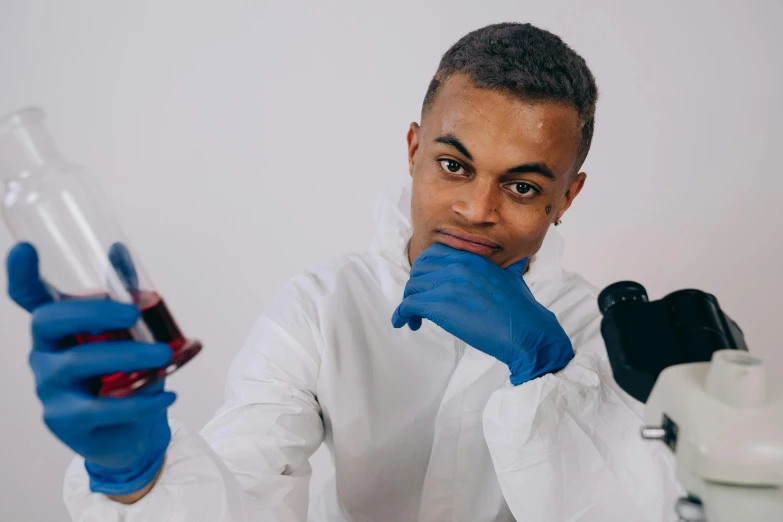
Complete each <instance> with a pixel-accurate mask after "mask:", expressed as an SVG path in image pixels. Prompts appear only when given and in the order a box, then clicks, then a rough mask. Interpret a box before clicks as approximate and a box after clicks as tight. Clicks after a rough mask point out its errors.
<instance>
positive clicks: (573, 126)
mask: <svg viewBox="0 0 783 522" xmlns="http://www.w3.org/2000/svg"><path fill="white" fill-rule="evenodd" d="M422 129H423V130H424V132H425V135H426V137H424V139H425V140H429V141H432V140H434V139H435V138H437V137H438V136H442V135H444V134H453V135H454V136H456V137H457V138H459V139H460V140H461V141H462V142H463V143H464V144H465V145H466V146H467V147H468V149H469V150H470V152H471V153H472V154H473V155H474V157H477V158H476V159H477V160H478V159H479V157H481V156H482V155H486V156H491V157H495V158H497V157H498V155H501V156H506V155H509V156H514V157H516V158H520V157H523V158H522V159H524V160H525V161H544V162H546V163H547V164H548V165H549V167H550V168H551V169H552V170H553V171H560V170H566V171H569V172H570V169H571V167H572V166H573V164H574V162H575V161H576V156H577V153H578V149H579V142H580V138H581V131H580V124H579V117H578V115H577V112H576V109H574V108H573V107H570V106H567V105H563V104H558V103H553V102H529V101H524V100H521V99H519V98H517V97H515V96H513V95H511V94H506V93H502V92H497V91H492V90H488V89H479V88H476V87H474V86H473V84H472V82H471V80H470V79H469V78H468V77H466V76H462V75H460V76H455V77H453V78H450V79H449V80H447V81H446V82H445V83H444V84H443V85H442V86H441V87H440V89H439V91H438V94H437V96H436V98H435V102H434V104H433V105H432V107H431V108H430V110H429V111H428V112H427V114H426V115H425V117H424V120H423V121H422Z"/></svg>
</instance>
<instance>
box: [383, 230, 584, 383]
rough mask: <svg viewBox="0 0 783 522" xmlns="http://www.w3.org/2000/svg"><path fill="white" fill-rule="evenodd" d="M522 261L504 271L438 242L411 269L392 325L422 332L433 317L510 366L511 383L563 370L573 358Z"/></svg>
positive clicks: (462, 337) (467, 341) (562, 333)
mask: <svg viewBox="0 0 783 522" xmlns="http://www.w3.org/2000/svg"><path fill="white" fill-rule="evenodd" d="M526 265H527V259H523V260H522V261H519V262H518V263H515V264H514V265H511V266H510V267H508V268H506V269H503V268H500V267H499V266H497V265H496V264H494V263H492V262H491V261H489V260H488V259H486V258H484V257H482V256H479V255H477V254H473V253H471V252H464V251H462V250H456V249H454V248H451V247H448V246H446V245H442V244H440V243H435V244H433V245H432V246H430V247H429V248H428V249H427V250H425V251H424V252H423V253H422V254H421V255H420V256H419V257H418V258H417V259H416V261H415V262H414V263H413V266H412V267H411V278H410V280H409V281H408V284H407V285H406V286H405V294H404V296H403V300H402V303H401V304H400V305H399V306H398V307H397V309H396V310H395V311H394V315H393V316H392V324H393V325H394V327H395V328H401V327H403V326H405V325H406V324H408V325H409V326H410V328H411V330H418V329H419V327H420V326H421V320H422V318H424V319H429V320H430V321H432V322H433V323H435V324H437V325H438V326H440V327H441V328H443V329H444V330H446V331H447V332H449V333H450V334H452V335H454V336H455V337H458V338H459V339H461V340H463V341H465V342H466V343H467V344H469V345H470V346H472V347H474V348H476V349H477V350H481V351H482V352H484V353H486V354H488V355H491V356H493V357H495V358H496V359H498V360H500V361H501V362H503V363H505V364H507V365H508V367H509V370H511V382H512V383H513V384H514V385H518V384H521V383H523V382H526V381H529V380H531V379H535V378H536V377H539V376H541V375H544V374H546V373H550V372H555V371H558V370H561V369H562V368H564V367H565V365H566V364H568V362H569V361H570V360H571V359H572V358H573V357H574V350H573V348H572V347H571V341H570V339H569V338H568V335H566V333H565V331H564V330H563V328H562V327H561V326H560V323H558V322H557V318H556V317H555V314H553V313H552V312H550V311H549V310H547V309H546V308H544V307H543V306H542V305H541V304H539V303H538V301H536V299H535V298H534V297H533V294H532V293H531V292H530V289H529V288H528V287H527V284H525V281H524V280H523V279H522V272H524V270H525V266H526Z"/></svg>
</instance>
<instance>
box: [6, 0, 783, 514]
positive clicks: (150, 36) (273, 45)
mask: <svg viewBox="0 0 783 522" xmlns="http://www.w3.org/2000/svg"><path fill="white" fill-rule="evenodd" d="M501 21H523V22H531V23H534V24H536V25H538V26H540V27H542V28H545V29H548V30H551V31H553V32H554V33H556V34H558V35H560V36H561V37H563V38H564V40H565V41H566V42H567V43H568V44H570V45H571V46H572V47H573V48H574V49H576V50H577V51H578V52H579V53H580V54H582V56H584V57H585V59H586V60H587V62H588V64H589V66H590V67H591V68H592V70H593V72H594V74H595V76H596V78H597V81H598V85H599V88H600V91H601V98H600V101H599V105H598V116H597V125H596V134H595V140H594V144H593V148H592V151H591V153H590V156H589V158H588V160H587V163H586V165H585V170H586V171H587V172H588V180H587V184H586V186H585V189H584V190H583V192H582V194H581V195H580V196H579V197H578V198H577V200H576V202H575V203H574V206H573V207H572V209H571V210H570V211H569V212H568V213H567V214H566V215H565V217H564V220H563V221H564V223H563V225H562V226H561V230H562V232H563V234H564V235H565V237H566V248H567V250H566V258H565V264H566V267H567V268H569V269H571V270H574V271H578V272H580V273H582V274H583V275H584V276H586V277H587V278H588V279H589V280H591V281H592V282H593V283H594V284H596V285H598V286H605V285H607V284H609V283H612V282H614V281H617V280H620V279H625V278H632V279H635V280H638V281H640V282H642V283H643V284H644V285H646V286H647V288H648V290H649V293H650V296H651V297H652V298H659V297H662V296H663V295H665V294H666V293H668V292H670V291H673V290H677V289H680V288H684V287H696V288H700V289H703V290H707V291H710V292H712V293H714V294H716V295H717V297H718V298H719V300H720V302H721V304H722V305H723V307H724V309H725V310H726V311H727V312H728V313H729V314H730V315H731V316H732V317H733V318H734V319H735V320H737V321H738V322H739V324H740V325H741V326H742V327H743V329H744V330H745V332H746V336H747V340H748V342H749V344H750V346H751V350H752V351H753V352H755V353H757V354H759V355H761V356H764V357H766V358H767V360H768V362H769V365H770V366H771V367H773V369H774V370H775V371H778V370H779V368H780V367H781V365H783V352H782V351H781V341H780V329H779V325H780V324H781V319H780V313H781V308H782V307H781V306H780V300H781V295H783V277H781V275H780V266H781V256H782V255H783V237H782V234H783V233H782V232H781V226H782V225H783V211H781V207H780V201H781V198H783V172H781V168H780V164H779V161H778V158H779V157H780V153H779V151H780V146H781V142H783V132H781V125H783V98H782V94H783V60H781V58H780V52H781V50H783V31H781V30H780V28H781V26H783V3H781V2H780V1H770V2H762V1H755V2H740V1H736V2H716V1H691V2H660V1H658V2H609V1H599V2H577V1H574V2H542V1H536V2H530V1H522V0H504V1H485V0H484V1H480V2H479V1H476V2H461V1H454V0H452V1H448V2H421V1H392V2H368V1H365V2H347V1H345V2H323V1H318V2H316V1H312V2H262V1H228V0H227V1H220V2H207V1H194V0H188V1H186V0H177V1H153V0H136V1H134V2H121V1H99V0H93V1H88V0H78V1H77V0H70V1H68V2H58V1H49V2H45V1H41V0H0V113H5V112H9V111H12V110H15V109H17V108H20V107H23V106H26V105H31V104H37V105H40V106H42V107H43V108H44V109H45V110H46V111H47V113H48V115H49V119H48V121H49V126H50V129H51V131H52V133H53V134H54V135H55V138H56V140H57V142H58V144H59V145H60V148H61V150H62V152H63V153H64V155H66V156H67V157H68V158H70V159H72V160H74V161H76V162H78V163H81V164H83V165H86V166H87V167H88V168H89V169H90V170H91V172H92V173H93V175H94V176H95V177H96V178H98V180H99V182H100V183H101V184H102V185H103V187H104V190H105V192H106V194H107V197H108V199H109V203H110V205H111V207H112V208H113V210H114V212H115V213H116V214H117V216H118V218H119V220H120V222H121V223H122V224H123V226H124V228H125V231H126V233H127V235H128V236H129V237H130V239H131V242H132V243H133V245H134V246H135V248H136V250H137V252H138V253H139V254H140V257H141V259H142V260H143V261H144V264H145V266H146V268H147V271H148V272H149V273H150V274H151V276H152V278H153V280H154V281H155V283H156V285H157V287H158V289H159V290H160V291H161V292H162V294H163V295H164V296H165V297H166V299H167V301H168V303H169V306H170V307H171V309H172V310H173V311H174V313H175V315H176V317H177V318H178V320H179V322H180V323H181V326H182V328H183V329H184V331H185V332H186V333H187V334H188V335H191V336H196V337H199V338H200V339H201V340H202V341H203V342H204V345H205V348H204V351H203V352H202V354H201V355H199V357H198V358H197V359H195V360H194V362H193V363H191V364H190V365H189V366H188V367H186V368H185V369H184V370H183V371H181V372H180V373H179V374H177V375H175V376H174V377H173V378H171V379H170V388H172V389H173V390H175V391H176V392H178V394H179V399H178V401H177V403H176V404H175V405H174V407H173V415H175V416H176V417H178V418H180V419H182V420H183V421H185V422H186V423H188V424H189V425H190V426H191V427H192V428H200V427H201V425H202V424H203V423H204V422H205V421H206V420H207V419H208V418H209V417H210V415H211V414H212V412H213V411H214V410H215V409H216V408H217V407H218V406H219V404H220V402H221V398H222V389H223V384H224V378H225V373H226V369H227V366H228V364H229V362H230V360H231V358H232V357H233V355H234V354H235V353H236V351H237V350H238V349H239V347H240V345H241V344H242V342H243V340H244V338H245V336H246V334H247V333H248V331H249V328H250V326H251V324H252V322H253V321H254V320H255V319H256V317H257V316H258V314H259V313H261V312H262V311H263V309H264V306H265V305H266V304H267V303H268V302H269V300H270V298H271V297H272V296H273V294H274V293H275V292H276V291H277V290H278V289H279V288H280V287H281V286H282V285H283V284H284V283H285V281H286V280H287V279H288V278H289V277H290V276H292V275H294V274H295V273H297V272H299V271H301V270H304V269H305V268H307V267H308V266H312V265H314V264H318V263H321V262H323V261H325V260H327V259H329V258H332V257H335V256H338V255H341V254H343V253H346V252H350V251H357V250H362V249H363V248H365V247H366V245H367V244H368V242H369V240H370V238H371V236H372V233H373V225H372V219H371V215H372V214H371V208H372V202H373V201H374V200H375V199H376V198H377V197H378V196H379V195H381V194H382V192H383V189H384V187H385V186H386V185H387V184H388V182H389V181H390V180H393V179H394V178H395V177H399V176H405V175H407V163H406V145H405V133H406V131H407V129H408V125H409V124H410V122H411V121H414V120H418V116H419V110H420V105H421V101H422V98H423V96H424V92H425V90H426V87H427V84H428V82H429V80H430V78H431V76H432V74H433V72H434V71H435V68H436V66H437V64H438V61H439V59H440V57H441V55H442V54H443V52H445V50H446V49H447V48H448V47H449V46H450V45H451V44H452V43H454V42H455V41H456V40H457V39H458V38H460V37H461V36H462V35H463V34H465V33H466V32H468V31H470V30H473V29H476V28H479V27H481V26H484V25H486V24H489V23H494V22H501ZM11 245H12V239H11V238H10V237H9V235H8V233H7V231H6V230H5V228H4V227H2V226H0V252H2V253H3V255H4V253H5V252H6V251H7V250H8V249H9V248H10V246H11ZM2 274H3V279H5V271H4V270H2ZM3 285H4V283H3V284H1V285H0V286H2V287H3V288H4V286H3ZM29 345H30V343H29V319H28V317H27V315H26V314H25V313H23V312H22V311H20V310H18V309H17V308H16V307H15V306H13V305H12V303H11V302H10V301H9V300H8V299H7V298H5V297H2V298H0V408H1V411H2V415H1V416H0V419H1V422H2V432H1V433H2V444H0V462H2V466H1V467H0V519H2V520H8V521H11V520H14V521H15V520H46V521H56V520H65V519H67V514H66V511H65V509H64V507H63V505H62V501H61V484H62V475H63V470H64V468H65V466H66V464H67V462H68V461H69V459H70V458H71V453H70V452H69V450H68V449H67V448H65V447H64V446H62V445H61V444H60V443H59V442H58V441H57V440H55V438H54V437H53V436H52V435H51V434H50V433H49V432H48V431H47V430H46V428H45V427H44V425H43V423H42V421H41V408H40V405H39V403H38V401H37V399H36V397H35V394H34V389H33V388H34V386H33V380H32V376H31V373H30V371H29V369H28V367H27V356H28V351H29Z"/></svg>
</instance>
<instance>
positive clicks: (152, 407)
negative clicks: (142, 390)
mask: <svg viewBox="0 0 783 522" xmlns="http://www.w3.org/2000/svg"><path fill="white" fill-rule="evenodd" d="M176 400H177V395H176V394H175V393H173V392H168V391H162V392H160V393H157V394H154V395H142V394H139V395H131V396H130V397H123V398H121V399H117V398H112V397H105V398H100V399H95V403H96V404H95V407H96V410H98V413H97V414H96V415H94V416H93V422H92V425H93V426H107V425H111V424H120V423H124V422H133V421H137V420H139V419H141V418H142V417H146V416H149V415H151V414H156V413H160V412H161V411H164V410H166V408H168V407H169V406H171V405H172V404H174V401H176Z"/></svg>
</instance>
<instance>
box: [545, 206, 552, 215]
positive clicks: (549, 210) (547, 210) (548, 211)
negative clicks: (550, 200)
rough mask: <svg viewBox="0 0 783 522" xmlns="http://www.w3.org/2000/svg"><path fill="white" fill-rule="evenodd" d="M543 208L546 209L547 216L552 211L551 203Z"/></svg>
mask: <svg viewBox="0 0 783 522" xmlns="http://www.w3.org/2000/svg"><path fill="white" fill-rule="evenodd" d="M545 210H546V215H547V216H548V215H549V213H550V212H552V205H547V206H546V209H545Z"/></svg>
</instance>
